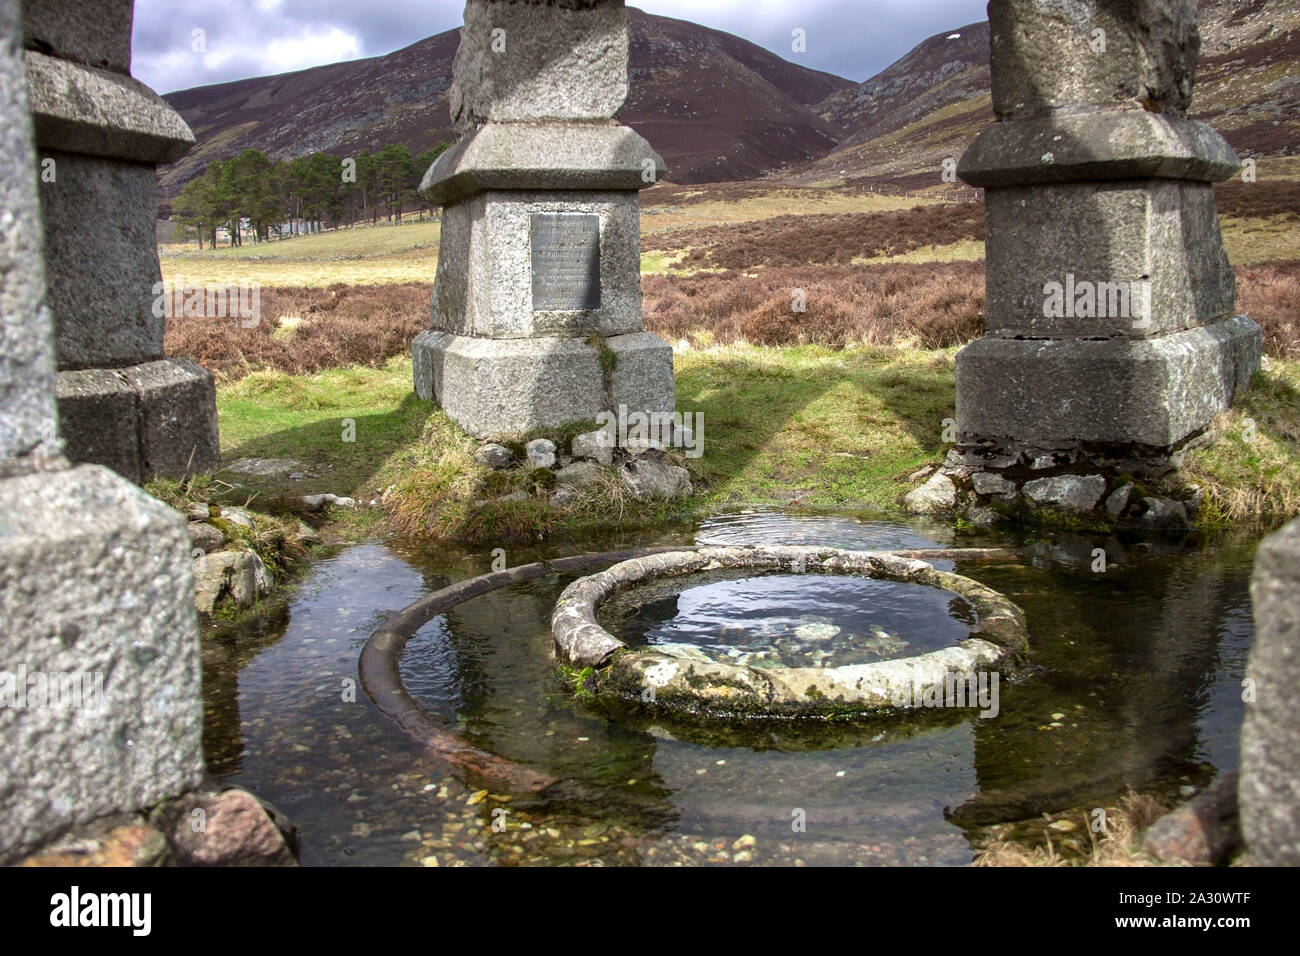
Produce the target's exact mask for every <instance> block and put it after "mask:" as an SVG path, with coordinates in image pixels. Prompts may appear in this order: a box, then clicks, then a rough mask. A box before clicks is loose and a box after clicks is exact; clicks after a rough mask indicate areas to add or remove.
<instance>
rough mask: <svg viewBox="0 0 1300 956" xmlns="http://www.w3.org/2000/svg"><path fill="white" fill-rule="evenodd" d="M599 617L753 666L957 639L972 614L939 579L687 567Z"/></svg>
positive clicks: (855, 659) (914, 649) (653, 640)
mask: <svg viewBox="0 0 1300 956" xmlns="http://www.w3.org/2000/svg"><path fill="white" fill-rule="evenodd" d="M602 611H603V612H604V613H603V614H602V616H601V623H602V625H603V626H604V627H605V629H606V630H608V631H610V632H611V633H612V634H614V635H615V636H616V637H618V638H619V639H620V640H622V641H623V642H624V643H626V644H627V645H628V646H630V647H642V646H646V645H652V646H656V647H659V648H661V649H677V650H681V651H684V652H686V653H691V652H695V653H699V654H702V655H703V656H705V657H707V658H708V659H711V660H716V661H724V662H728V663H733V664H739V665H741V666H754V667H842V666H846V665H851V664H870V663H873V662H875V661H882V660H893V659H896V658H899V657H907V656H910V655H915V654H925V653H928V652H929V651H936V650H939V649H941V648H944V647H951V646H952V645H953V644H956V643H957V642H958V641H960V640H962V639H964V638H965V637H966V636H967V635H968V634H969V633H970V630H971V626H972V625H973V624H974V623H975V615H974V611H973V609H972V608H971V606H970V604H969V602H967V601H966V600H965V599H964V598H961V597H958V596H957V595H954V594H952V593H950V592H947V591H943V590H941V589H939V588H932V587H925V586H923V585H919V584H905V583H902V582H899V581H887V580H881V579H876V578H869V577H865V576H859V575H847V574H778V573H772V574H754V573H753V572H752V571H749V572H745V573H743V574H742V573H736V572H733V573H731V574H729V575H711V574H708V573H707V572H706V573H705V574H694V575H687V576H685V577H682V578H677V579H669V580H666V581H656V582H654V583H652V584H650V585H645V586H642V587H638V588H632V589H630V590H628V591H625V592H623V593H622V594H619V595H616V596H615V597H614V598H612V599H610V600H609V601H608V602H607V603H606V606H605V607H604V608H602Z"/></svg>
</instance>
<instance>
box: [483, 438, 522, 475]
mask: <svg viewBox="0 0 1300 956" xmlns="http://www.w3.org/2000/svg"><path fill="white" fill-rule="evenodd" d="M474 457H475V458H476V459H477V460H478V463H479V464H480V465H486V466H487V467H488V468H493V469H496V470H498V471H499V470H500V469H502V468H509V467H510V466H511V465H512V464H513V463H514V460H515V456H514V454H513V453H512V452H511V451H510V449H509V448H507V447H506V446H505V445H498V444H496V443H495V442H489V443H488V444H486V445H482V446H480V447H479V450H478V451H476V452H475V453H474Z"/></svg>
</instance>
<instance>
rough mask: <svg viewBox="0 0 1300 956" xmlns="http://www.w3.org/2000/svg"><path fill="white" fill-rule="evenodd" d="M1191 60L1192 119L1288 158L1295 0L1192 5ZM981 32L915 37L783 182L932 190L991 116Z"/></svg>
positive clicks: (859, 91) (1295, 69)
mask: <svg viewBox="0 0 1300 956" xmlns="http://www.w3.org/2000/svg"><path fill="white" fill-rule="evenodd" d="M1199 20H1200V29H1201V59H1200V62H1199V66H1198V69H1197V78H1196V89H1195V94H1194V98H1193V101H1192V115H1193V116H1195V117H1196V118H1197V119H1202V120H1205V121H1206V122H1208V123H1210V124H1211V125H1213V126H1214V127H1215V128H1216V129H1218V130H1219V131H1220V132H1221V133H1222V134H1223V135H1224V137H1225V138H1226V139H1227V140H1228V142H1229V143H1231V144H1232V146H1233V147H1234V148H1235V149H1236V150H1237V151H1238V152H1239V153H1240V154H1241V155H1243V156H1276V155H1290V154H1293V153H1296V152H1298V151H1300V150H1298V148H1297V147H1298V145H1300V0H1200V3H1199ZM988 58H989V26H988V23H987V22H981V23H973V24H969V25H967V26H964V27H958V28H957V29H954V30H945V31H943V32H942V33H937V34H935V35H934V36H932V37H930V38H929V39H928V40H925V41H924V42H922V43H921V44H919V45H918V46H916V47H915V48H914V49H912V50H911V51H910V52H908V53H907V55H905V56H904V57H902V58H901V59H899V60H898V61H897V62H895V63H893V64H892V65H890V66H889V67H888V68H886V69H885V70H883V71H882V72H880V73H878V74H877V75H875V76H873V77H871V79H869V80H867V81H866V82H864V83H862V84H861V85H859V86H858V87H856V88H854V89H851V90H837V91H836V92H834V93H832V94H831V95H830V96H829V97H827V98H826V99H825V100H824V101H822V102H821V103H820V104H818V105H817V107H816V110H817V112H818V113H819V114H820V115H821V116H822V117H823V118H824V119H826V120H827V122H829V123H831V124H832V125H834V126H838V127H840V128H841V129H843V131H844V132H843V139H842V140H841V142H840V143H839V145H838V146H837V147H836V148H835V149H833V150H832V151H831V152H829V153H828V154H826V155H825V156H822V157H818V158H816V159H814V160H812V161H809V162H806V163H803V164H800V165H797V166H796V167H794V168H792V169H791V170H789V171H788V172H787V173H785V174H784V175H783V176H782V177H781V178H783V179H789V180H791V181H794V182H798V183H804V184H810V183H823V182H844V181H863V180H871V181H879V180H882V179H883V180H892V181H894V182H895V183H898V184H900V185H904V186H908V187H917V186H922V185H936V184H937V183H938V173H939V169H940V166H941V164H942V162H943V160H944V159H945V158H946V157H950V156H951V157H957V156H960V155H961V152H962V150H963V149H965V148H966V145H967V144H968V143H969V142H970V141H971V139H972V138H973V137H974V136H975V134H976V133H978V132H979V130H980V129H981V128H982V127H983V126H984V125H985V124H987V123H991V122H992V121H993V110H992V101H991V98H990V95H989V59H988Z"/></svg>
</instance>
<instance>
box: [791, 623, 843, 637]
mask: <svg viewBox="0 0 1300 956" xmlns="http://www.w3.org/2000/svg"><path fill="white" fill-rule="evenodd" d="M839 633H840V629H839V628H838V627H836V626H835V625H834V624H826V623H822V622H816V623H812V624H800V625H799V626H798V627H796V628H795V629H794V635H795V637H797V638H799V640H801V641H829V640H830V639H831V638H832V637H834V636H835V635H837V634H839Z"/></svg>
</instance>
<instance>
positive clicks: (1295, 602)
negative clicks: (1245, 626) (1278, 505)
mask: <svg viewBox="0 0 1300 956" xmlns="http://www.w3.org/2000/svg"><path fill="white" fill-rule="evenodd" d="M1250 596H1251V601H1252V602H1253V604H1254V608H1255V643H1254V646H1253V647H1252V648H1251V650H1250V661H1249V663H1248V664H1247V666H1246V678H1247V680H1248V681H1249V682H1250V685H1249V686H1250V689H1251V690H1253V692H1254V700H1253V701H1247V704H1246V720H1245V723H1244V724H1243V725H1242V729H1241V781H1240V784H1239V786H1238V795H1239V797H1240V803H1241V825H1242V830H1243V832H1244V834H1245V837H1246V844H1247V848H1248V850H1249V853H1250V860H1251V862H1252V863H1253V864H1255V865H1257V866H1300V711H1298V710H1297V709H1296V706H1295V697H1294V695H1295V674H1296V669H1297V668H1300V521H1293V522H1291V523H1290V524H1289V525H1287V526H1286V527H1285V528H1283V529H1282V530H1281V531H1279V532H1277V533H1276V534H1274V535H1272V536H1271V537H1269V538H1266V539H1265V540H1264V543H1263V544H1261V545H1260V546H1259V553H1258V555H1257V556H1256V558H1255V574H1254V577H1253V578H1252V579H1251V583H1250Z"/></svg>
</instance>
